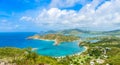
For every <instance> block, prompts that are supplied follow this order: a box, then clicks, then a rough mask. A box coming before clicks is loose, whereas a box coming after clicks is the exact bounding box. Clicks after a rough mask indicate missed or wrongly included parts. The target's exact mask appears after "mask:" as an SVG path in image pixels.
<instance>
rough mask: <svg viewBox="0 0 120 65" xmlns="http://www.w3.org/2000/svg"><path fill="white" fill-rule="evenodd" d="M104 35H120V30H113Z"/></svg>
mask: <svg viewBox="0 0 120 65" xmlns="http://www.w3.org/2000/svg"><path fill="white" fill-rule="evenodd" d="M103 33H104V34H120V30H119V29H118V30H112V31H107V32H103Z"/></svg>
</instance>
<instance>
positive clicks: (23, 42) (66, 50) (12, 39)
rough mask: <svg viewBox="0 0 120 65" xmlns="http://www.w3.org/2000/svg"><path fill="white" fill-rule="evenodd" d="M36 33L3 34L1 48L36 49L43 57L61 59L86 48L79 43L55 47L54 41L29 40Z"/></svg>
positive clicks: (0, 41) (0, 36)
mask: <svg viewBox="0 0 120 65" xmlns="http://www.w3.org/2000/svg"><path fill="white" fill-rule="evenodd" d="M34 34H36V33H34V32H1V33H0V47H17V48H21V49H22V48H28V47H31V48H34V49H37V50H36V52H37V53H38V54H40V55H43V56H52V57H60V56H67V55H72V54H76V53H80V52H83V51H84V50H85V48H84V47H79V46H78V42H63V43H61V44H60V45H58V46H54V45H53V44H54V41H45V40H28V39H26V38H27V37H28V36H32V35H34Z"/></svg>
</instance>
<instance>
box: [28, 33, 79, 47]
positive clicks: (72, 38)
mask: <svg viewBox="0 0 120 65" xmlns="http://www.w3.org/2000/svg"><path fill="white" fill-rule="evenodd" d="M27 39H37V40H54V41H55V43H54V45H59V44H60V43H62V42H73V41H76V40H79V39H80V38H79V37H77V36H72V35H67V36H66V35H62V34H46V35H38V34H36V35H34V36H30V37H28V38H27Z"/></svg>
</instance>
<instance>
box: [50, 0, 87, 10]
mask: <svg viewBox="0 0 120 65" xmlns="http://www.w3.org/2000/svg"><path fill="white" fill-rule="evenodd" d="M87 3H89V1H88V0H52V2H51V3H50V7H58V8H66V7H72V6H74V5H75V4H81V5H85V4H87Z"/></svg>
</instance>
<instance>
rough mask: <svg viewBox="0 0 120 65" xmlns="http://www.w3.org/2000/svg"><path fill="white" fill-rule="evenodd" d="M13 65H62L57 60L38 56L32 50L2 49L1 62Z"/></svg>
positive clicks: (0, 50)
mask: <svg viewBox="0 0 120 65" xmlns="http://www.w3.org/2000/svg"><path fill="white" fill-rule="evenodd" d="M1 60H2V61H4V63H7V64H12V65H43V64H49V65H61V64H60V63H58V62H57V60H56V59H55V58H52V57H46V56H41V55H38V54H37V53H36V52H34V51H32V49H31V48H26V49H19V48H9V47H5V48H0V61H1Z"/></svg>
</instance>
